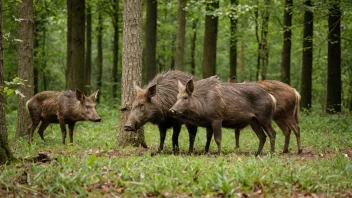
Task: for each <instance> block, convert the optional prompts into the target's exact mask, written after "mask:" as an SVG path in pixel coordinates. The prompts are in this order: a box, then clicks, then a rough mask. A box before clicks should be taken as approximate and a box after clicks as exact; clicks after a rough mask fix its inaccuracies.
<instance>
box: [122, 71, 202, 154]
mask: <svg viewBox="0 0 352 198" xmlns="http://www.w3.org/2000/svg"><path fill="white" fill-rule="evenodd" d="M191 77H192V75H190V74H187V73H185V72H181V71H176V70H174V71H169V72H166V73H160V74H158V75H156V76H155V78H154V79H153V80H151V81H150V82H149V83H148V85H146V86H145V87H144V88H143V89H142V88H140V87H139V86H137V85H135V90H136V97H135V99H134V101H133V103H132V109H131V113H130V115H129V116H128V119H127V122H126V124H125V126H124V128H125V130H126V131H136V130H137V129H139V128H140V127H141V126H143V125H144V124H145V123H147V122H151V123H153V124H156V125H158V128H159V132H160V145H159V151H162V150H163V149H164V141H165V136H166V131H167V129H169V128H171V127H172V128H173V135H172V147H173V150H174V151H175V152H178V151H179V144H178V136H179V134H180V130H181V126H182V121H181V120H179V119H175V118H173V117H172V116H170V115H169V114H168V110H169V109H170V108H171V107H172V105H173V104H175V102H176V96H177V93H178V91H177V81H178V80H180V81H181V82H186V81H187V80H188V79H189V78H191ZM193 78H194V77H193ZM186 127H187V129H188V132H189V137H190V147H189V152H190V153H192V152H193V142H194V139H195V136H196V132H197V126H196V125H192V124H187V125H186Z"/></svg>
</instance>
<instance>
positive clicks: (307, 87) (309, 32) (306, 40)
mask: <svg viewBox="0 0 352 198" xmlns="http://www.w3.org/2000/svg"><path fill="white" fill-rule="evenodd" d="M304 4H305V6H306V10H305V12H304V30H303V52H302V81H301V96H302V97H301V107H302V108H305V109H310V108H311V107H312V106H311V105H312V68H313V12H312V10H311V8H312V2H311V0H306V1H305V3H304Z"/></svg>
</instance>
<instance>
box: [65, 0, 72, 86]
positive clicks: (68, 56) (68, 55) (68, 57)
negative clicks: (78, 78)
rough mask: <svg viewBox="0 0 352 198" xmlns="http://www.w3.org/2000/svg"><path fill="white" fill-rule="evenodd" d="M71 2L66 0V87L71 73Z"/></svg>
mask: <svg viewBox="0 0 352 198" xmlns="http://www.w3.org/2000/svg"><path fill="white" fill-rule="evenodd" d="M72 3H73V1H71V0H66V5H67V36H66V37H67V49H66V88H69V85H68V82H69V80H68V78H69V76H70V75H71V73H72V71H71V70H72V69H71V66H72Z"/></svg>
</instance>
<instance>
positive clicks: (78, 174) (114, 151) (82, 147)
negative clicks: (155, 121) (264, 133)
mask: <svg viewBox="0 0 352 198" xmlns="http://www.w3.org/2000/svg"><path fill="white" fill-rule="evenodd" d="M98 112H99V113H100V115H101V117H102V119H103V121H102V122H101V123H91V122H80V123H78V124H77V126H76V129H75V133H74V144H73V145H62V144H61V132H60V128H59V126H58V125H50V127H48V129H47V130H46V131H45V133H44V136H45V138H46V142H43V141H41V139H40V138H39V135H38V133H37V132H35V135H34V140H33V145H32V146H31V147H29V146H28V144H27V138H21V139H19V140H14V133H15V128H16V123H15V121H16V112H13V113H9V114H8V115H7V124H8V133H9V141H10V146H11V148H12V150H13V152H14V154H15V156H16V157H20V158H27V157H33V156H35V155H37V153H38V152H42V153H46V154H48V155H50V157H52V158H57V160H54V161H52V162H51V163H28V162H24V163H18V164H12V165H7V166H3V167H1V168H0V197H3V196H11V197H12V196H18V197H28V196H33V197H36V196H40V195H42V196H53V197H87V196H88V197H100V196H105V197H111V196H114V195H115V196H116V195H117V196H126V197H132V196H160V197H161V196H165V197H175V196H179V197H186V196H194V197H201V196H207V195H209V196H219V197H220V196H226V197H236V196H238V197H243V196H248V195H253V196H258V195H264V196H266V197H272V196H276V197H289V196H308V195H313V194H315V195H317V196H328V197H330V196H336V197H341V196H346V195H350V196H351V193H352V160H351V157H352V116H351V115H348V114H339V115H325V114H321V113H317V112H313V113H311V114H309V115H306V114H302V115H301V117H300V126H301V141H302V145H303V154H302V155H299V156H298V155H296V152H297V146H296V138H295V137H294V134H293V133H292V134H291V142H290V153H289V154H285V155H284V154H281V152H282V149H283V143H284V138H283V133H282V132H281V131H280V130H279V129H278V128H277V126H276V125H275V124H274V128H275V129H276V131H277V141H276V151H277V152H276V154H273V155H270V154H269V149H270V148H269V146H270V145H269V141H268V139H267V142H266V144H265V147H264V153H263V154H262V155H261V156H260V157H255V156H254V153H255V151H256V150H257V146H258V139H257V137H256V136H255V134H254V132H252V131H251V130H250V129H249V128H247V129H245V130H244V131H243V132H242V133H241V137H240V144H241V148H240V149H235V135H234V133H233V131H232V130H223V141H222V145H223V146H222V148H223V153H222V155H221V156H217V155H215V154H213V153H216V151H217V148H216V144H215V142H214V141H212V143H211V147H210V149H211V153H212V154H204V153H203V150H204V146H205V136H206V134H205V130H204V129H202V128H199V129H198V134H197V138H196V143H195V148H196V154H194V155H188V153H187V151H188V134H187V131H186V130H185V128H184V127H183V129H182V132H181V134H180V139H179V142H180V151H181V152H180V154H179V155H173V154H172V148H171V147H172V146H171V145H172V144H171V135H172V132H171V130H169V132H168V134H167V138H166V141H165V143H166V145H165V147H166V148H165V151H164V152H163V153H162V154H159V155H152V154H153V153H154V152H155V151H156V150H157V147H158V144H159V132H158V130H157V127H156V126H154V125H151V124H147V125H146V126H145V135H146V142H147V144H148V145H149V146H150V149H149V150H145V149H142V148H132V147H128V148H125V149H121V148H118V147H116V139H117V132H116V129H117V126H118V124H119V122H118V118H119V115H118V110H116V109H111V108H108V107H104V106H99V109H98Z"/></svg>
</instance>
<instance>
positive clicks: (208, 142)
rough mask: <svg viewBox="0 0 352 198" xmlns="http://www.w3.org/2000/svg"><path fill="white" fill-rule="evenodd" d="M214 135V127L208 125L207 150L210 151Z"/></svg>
mask: <svg viewBox="0 0 352 198" xmlns="http://www.w3.org/2000/svg"><path fill="white" fill-rule="evenodd" d="M212 137H213V128H211V127H207V143H206V144H205V152H206V153H209V147H210V141H211V138H212Z"/></svg>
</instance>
